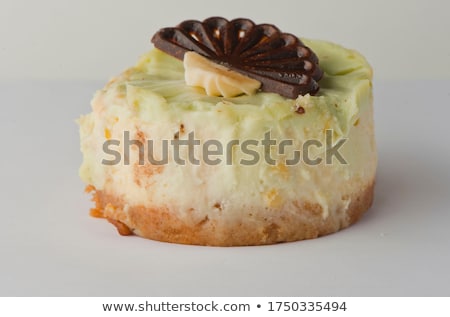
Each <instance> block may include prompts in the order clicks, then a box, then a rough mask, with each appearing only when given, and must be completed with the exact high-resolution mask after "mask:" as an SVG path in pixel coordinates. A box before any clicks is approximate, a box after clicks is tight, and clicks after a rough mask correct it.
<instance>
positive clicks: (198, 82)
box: [183, 52, 261, 98]
mask: <svg viewBox="0 0 450 317" xmlns="http://www.w3.org/2000/svg"><path fill="white" fill-rule="evenodd" d="M183 63H184V70H185V72H184V79H185V81H186V84H187V85H189V86H198V87H202V88H204V89H205V91H206V94H207V95H208V96H223V97H226V98H231V97H235V96H238V95H242V94H247V95H253V94H254V93H255V92H256V91H257V90H258V89H259V87H261V83H260V82H259V81H257V80H256V79H253V78H250V77H247V76H245V75H242V74H240V73H238V72H235V71H233V70H231V69H229V68H226V67H225V66H222V65H219V64H216V63H214V62H212V61H210V60H209V59H207V58H206V57H203V56H202V55H200V54H197V53H195V52H186V53H185V54H184V59H183Z"/></svg>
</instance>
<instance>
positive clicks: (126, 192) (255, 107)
mask: <svg viewBox="0 0 450 317" xmlns="http://www.w3.org/2000/svg"><path fill="white" fill-rule="evenodd" d="M152 41H153V43H154V45H155V48H153V49H152V50H150V51H149V52H148V53H146V54H144V55H143V56H142V58H141V59H140V60H139V61H138V63H137V64H136V65H135V66H134V67H131V68H129V69H127V70H125V71H124V72H123V73H122V74H120V75H119V76H117V77H115V78H113V79H111V80H110V81H109V82H108V83H107V85H106V86H105V87H104V88H103V89H102V90H100V91H98V92H97V93H96V94H95V96H94V98H93V100H92V112H91V113H89V114H88V115H84V116H82V117H81V118H80V119H79V125H80V139H81V151H82V153H83V163H82V166H81V168H80V176H81V178H82V179H83V181H84V182H85V183H86V184H87V191H89V192H91V193H92V194H93V197H94V198H93V200H94V201H95V204H96V206H95V208H93V209H92V210H91V215H93V216H96V217H102V218H106V219H107V220H108V221H110V222H111V223H113V224H114V225H115V226H116V227H117V229H118V231H119V233H120V234H122V235H128V234H136V235H138V236H141V237H145V238H149V239H153V240H159V241H167V242H174V243H183V244H196V245H213V246H240V245H262V244H272V243H278V242H286V241H296V240H302V239H310V238H316V237H319V236H322V235H326V234H330V233H333V232H336V231H338V230H340V229H342V228H345V227H347V226H349V225H351V224H352V223H354V222H356V221H357V220H358V219H359V218H360V217H361V215H362V214H363V213H364V212H365V211H366V210H367V209H368V208H369V207H370V206H371V204H372V200H373V193H374V182H375V172H376V164H377V155H376V147H375V140H374V128H373V101H372V100H373V99H372V82H371V80H372V70H371V67H370V66H369V64H368V63H367V61H366V60H365V59H364V57H363V56H361V55H360V54H359V53H357V52H355V51H353V50H349V49H346V48H343V47H342V46H339V45H336V44H333V43H330V42H325V41H319V40H307V39H303V38H302V39H301V40H300V39H298V38H297V37H296V36H293V35H292V34H289V33H282V32H281V31H280V30H278V29H277V28H276V27H275V26H273V25H270V24H255V23H253V22H252V21H250V20H248V19H235V20H231V21H228V20H226V19H224V18H218V17H214V18H209V19H207V20H205V21H202V22H200V21H192V20H189V21H184V22H182V23H181V24H180V25H178V26H176V27H173V28H165V29H161V30H160V31H158V32H157V33H156V34H155V35H154V37H153V40H152Z"/></svg>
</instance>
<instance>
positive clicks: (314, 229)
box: [86, 181, 374, 246]
mask: <svg viewBox="0 0 450 317" xmlns="http://www.w3.org/2000/svg"><path fill="white" fill-rule="evenodd" d="M86 190H87V191H88V192H93V200H94V201H95V203H96V207H95V208H93V209H92V210H91V215H92V216H94V217H101V218H106V219H107V220H108V221H110V222H111V223H112V224H113V225H115V226H116V228H117V229H118V231H119V233H120V234H122V235H130V234H136V235H139V236H142V237H145V238H148V239H152V240H158V241H165V242H174V243H182V244H194V245H210V246H246V245H264V244H273V243H279V242H288V241H297V240H304V239H312V238H317V237H319V236H323V235H326V234H330V233H333V232H336V231H338V230H340V229H343V228H346V227H348V226H349V225H351V224H353V223H355V222H356V221H357V220H358V219H359V218H360V217H361V215H362V214H363V213H364V212H365V211H366V210H367V209H369V207H370V206H371V205H372V201H373V193H374V181H372V182H371V183H369V184H368V185H367V186H366V187H365V188H361V190H360V191H359V192H355V193H353V194H352V195H350V197H342V199H343V200H344V199H345V200H346V199H348V198H350V201H351V202H350V204H349V206H348V208H346V210H338V211H336V212H334V213H332V214H330V215H328V217H326V218H324V217H323V216H322V214H323V213H322V207H321V206H320V205H319V204H317V203H311V202H299V201H294V202H292V204H291V206H293V207H292V208H291V209H294V210H288V211H285V210H280V211H277V212H274V211H272V210H252V208H246V209H245V210H244V209H243V210H242V211H240V212H241V214H242V217H240V218H239V220H233V219H227V217H226V214H225V213H223V214H220V212H221V210H220V206H218V208H219V210H218V211H219V216H217V215H215V216H214V217H211V218H210V217H209V216H205V217H204V218H203V219H201V220H200V221H196V222H193V221H192V220H182V219H179V218H178V217H177V216H175V214H174V213H173V212H171V210H170V209H169V208H167V207H164V208H148V207H144V206H130V205H127V204H126V203H125V202H124V201H123V200H122V199H121V198H119V197H115V196H113V195H111V194H107V193H104V192H102V191H99V190H95V188H94V187H93V186H88V187H87V188H86ZM124 210H126V212H125V211H124ZM192 211H194V207H193V208H192ZM187 219H192V218H189V217H187Z"/></svg>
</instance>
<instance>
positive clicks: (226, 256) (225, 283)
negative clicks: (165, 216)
mask: <svg viewBox="0 0 450 317" xmlns="http://www.w3.org/2000/svg"><path fill="white" fill-rule="evenodd" d="M59 3H60V4H57V5H56V4H54V3H52V2H51V1H48V0H46V1H41V2H39V3H35V4H33V3H31V2H30V3H26V2H20V1H18V2H14V3H13V2H12V1H7V2H5V1H3V2H2V10H1V12H0V32H1V34H0V39H1V43H0V54H1V55H0V70H1V72H0V96H1V101H2V106H1V108H0V109H1V119H0V120H1V122H0V123H1V124H0V133H1V137H2V146H1V148H2V155H1V156H0V173H1V174H0V175H1V178H0V195H1V196H0V198H1V202H2V208H1V225H2V228H1V230H0V250H1V252H0V281H1V283H0V295H84V296H90V295H96V296H113V295H114V296H128V295H130V296H153V295H161V296H177V295H183V296H196V295H204V296H209V295H213V296H214V295H227V296H242V295H248V296H306V295H310V296H352V295H355V296H358V295H368V296H370V295H375V296H382V295H384V296H392V295H405V296H412V295H414V296H426V295H443V296H450V274H449V273H448V267H450V232H449V229H448V228H449V225H450V213H449V209H450V208H449V204H450V198H449V186H450V169H449V167H450V166H449V165H450V164H449V162H450V146H449V145H450V142H449V140H448V135H449V132H450V128H449V125H448V120H449V119H448V118H449V117H450V111H449V106H450V88H449V87H450V67H449V60H450V50H449V41H448V40H446V37H444V36H446V35H448V30H449V29H450V27H449V22H448V21H444V20H443V18H444V16H445V15H447V14H448V10H447V8H446V7H445V6H448V5H444V3H445V2H444V1H442V2H439V1H427V2H418V1H409V2H405V3H401V2H395V3H391V4H390V5H387V3H383V2H382V1H377V2H375V1H373V2H370V3H369V2H366V3H362V2H352V1H343V2H339V3H340V4H339V5H338V4H334V2H331V1H330V2H323V1H317V2H314V3H311V2H304V3H302V2H299V1H292V2H288V1H276V4H274V2H267V4H265V3H264V4H262V2H261V4H260V5H259V7H256V6H255V5H250V4H243V5H241V6H240V7H239V6H238V5H237V4H235V5H227V6H226V7H225V6H223V7H221V4H220V3H219V4H214V6H215V7H216V9H211V7H208V5H204V6H200V2H198V1H190V2H189V3H190V5H189V6H187V4H182V5H180V4H177V8H178V9H177V10H176V11H173V10H174V9H173V7H174V2H173V1H164V2H161V3H160V4H159V5H157V4H156V3H150V4H149V3H148V2H144V1H142V2H141V1H130V2H127V4H122V5H120V6H116V5H112V4H109V3H108V2H106V1H99V2H95V3H94V4H91V3H89V2H87V1H81V2H77V3H76V4H75V2H73V3H70V2H67V3H64V1H62V2H59ZM63 3H64V4H63ZM205 3H206V2H205ZM283 3H291V6H292V7H291V9H289V10H288V11H283V9H282V8H283V6H282V5H280V4H283ZM183 6H184V7H183ZM211 6H212V5H211ZM170 7H172V9H170V10H169V8H170ZM292 8H293V9H292ZM171 10H172V11H173V12H172V11H171ZM310 11H312V12H315V13H314V14H315V15H314V16H312V13H311V12H310ZM161 12H162V13H161ZM350 12H352V13H350ZM431 13H433V14H431ZM219 14H220V15H224V16H226V17H229V18H233V17H237V16H249V17H252V18H253V19H254V20H255V21H257V22H272V23H275V24H277V25H279V26H280V27H281V28H282V29H283V30H285V31H290V32H292V33H296V34H299V35H305V36H307V37H311V38H322V39H328V40H332V41H335V42H338V43H341V44H344V45H346V46H349V47H354V48H357V49H358V50H359V51H361V52H362V53H363V54H364V55H365V56H367V57H368V59H369V61H370V62H371V64H372V65H373V66H374V70H375V74H376V80H375V83H374V90H375V121H376V134H377V143H378V149H379V170H378V175H377V187H376V200H375V204H374V206H373V208H372V209H371V210H370V211H369V212H368V213H367V214H366V215H365V216H364V217H363V219H362V220H361V221H360V222H358V223H357V224H356V225H354V226H352V227H350V228H348V229H346V230H343V231H341V232H339V233H336V234H333V235H330V236H326V237H322V238H319V239H315V240H309V241H302V242H295V243H287V244H279V245H274V246H263V247H240V248H212V247H196V246H183V245H175V244H167V243H160V242H154V241H149V240H144V239H140V238H137V237H120V236H119V235H117V234H116V232H115V230H114V229H113V228H112V226H111V225H110V224H108V223H107V222H106V221H101V220H97V219H93V218H90V217H89V216H88V210H89V208H90V206H91V205H92V203H91V202H90V201H89V197H88V195H86V194H84V193H83V188H84V185H83V184H82V182H81V181H80V180H79V178H78V175H77V170H78V167H79V165H80V162H81V154H80V152H79V149H78V144H79V140H78V131H77V126H76V124H75V122H74V120H75V119H76V118H77V117H79V115H80V114H82V113H87V112H88V111H89V101H90V99H91V97H92V95H93V92H94V91H95V90H96V89H99V88H101V87H102V86H103V84H104V83H105V81H106V80H107V78H109V77H110V76H112V75H114V74H116V73H118V72H120V71H121V70H122V69H123V68H125V67H126V66H129V65H131V64H133V63H134V62H135V60H136V58H137V56H139V54H141V53H143V52H145V51H146V50H148V49H149V48H150V45H149V43H148V42H149V38H150V36H151V35H152V34H153V33H154V32H155V31H156V30H157V29H158V28H160V27H162V26H170V25H174V24H176V23H178V22H179V21H181V20H183V19H186V18H199V19H202V18H204V17H207V16H209V15H219Z"/></svg>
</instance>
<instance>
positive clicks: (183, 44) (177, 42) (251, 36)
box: [152, 17, 323, 99]
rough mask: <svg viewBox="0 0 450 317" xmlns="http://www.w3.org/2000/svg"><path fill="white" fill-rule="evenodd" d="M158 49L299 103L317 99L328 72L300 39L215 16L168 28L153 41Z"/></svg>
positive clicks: (267, 26)
mask: <svg viewBox="0 0 450 317" xmlns="http://www.w3.org/2000/svg"><path fill="white" fill-rule="evenodd" d="M152 42H153V44H154V45H155V47H156V48H158V49H160V50H162V51H164V52H166V53H167V54H169V55H172V56H174V57H176V58H178V59H181V60H183V57H184V53H185V52H187V51H195V52H196V53H199V54H201V55H203V56H205V57H206V58H208V59H210V60H212V61H213V62H215V63H218V64H221V65H224V66H225V67H228V68H230V69H231V70H234V71H237V72H239V73H241V74H244V75H246V76H248V77H251V78H254V79H256V80H258V81H260V82H261V84H262V85H261V90H262V91H267V92H274V93H278V94H280V95H282V96H284V97H287V98H292V99H295V98H297V97H298V95H306V94H308V93H309V94H311V95H315V94H316V93H317V92H318V90H319V84H318V81H319V80H320V79H321V78H322V75H323V72H322V70H321V69H320V68H319V60H318V58H317V56H316V55H315V54H314V52H313V51H312V50H311V49H310V48H308V47H306V46H305V45H304V44H303V43H302V41H300V40H299V39H298V38H297V37H296V36H294V35H292V34H289V33H281V31H280V30H279V29H278V28H277V27H276V26H274V25H271V24H255V23H253V22H252V21H251V20H249V19H234V20H232V21H228V20H226V19H224V18H221V17H212V18H208V19H206V20H204V21H203V22H200V21H195V20H188V21H184V22H182V23H180V24H179V25H178V26H177V27H173V28H163V29H161V30H159V31H158V32H157V33H156V34H155V35H154V36H153V38H152Z"/></svg>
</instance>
